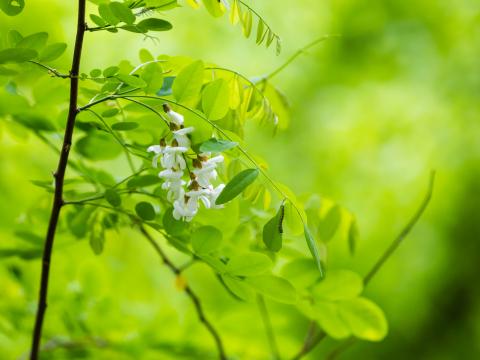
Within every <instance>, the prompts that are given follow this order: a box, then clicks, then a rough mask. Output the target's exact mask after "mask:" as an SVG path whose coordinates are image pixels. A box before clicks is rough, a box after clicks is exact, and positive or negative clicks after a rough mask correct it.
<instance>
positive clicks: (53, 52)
mask: <svg viewBox="0 0 480 360" xmlns="http://www.w3.org/2000/svg"><path fill="white" fill-rule="evenodd" d="M66 48H67V44H65V43H54V44H50V45H48V46H47V47H46V48H45V49H43V50H42V51H41V52H40V55H39V57H38V59H39V60H40V61H53V60H55V59H57V58H59V57H60V56H61V55H62V54H63V53H64V51H65V49H66Z"/></svg>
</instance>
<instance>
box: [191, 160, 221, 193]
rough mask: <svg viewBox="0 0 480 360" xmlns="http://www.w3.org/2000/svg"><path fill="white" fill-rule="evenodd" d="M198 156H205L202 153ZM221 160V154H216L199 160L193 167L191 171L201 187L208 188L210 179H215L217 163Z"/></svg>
mask: <svg viewBox="0 0 480 360" xmlns="http://www.w3.org/2000/svg"><path fill="white" fill-rule="evenodd" d="M200 158H202V159H203V158H205V156H204V155H203V154H202V155H201V156H200ZM221 162H223V156H221V155H218V156H215V157H213V158H211V159H208V160H204V161H201V162H200V163H198V162H197V163H196V164H198V165H197V166H198V167H197V168H195V169H193V171H192V172H193V173H194V174H195V176H196V180H197V182H198V183H199V184H200V186H201V187H204V188H208V186H209V185H210V181H211V180H215V179H216V178H217V170H216V168H217V164H219V163H221Z"/></svg>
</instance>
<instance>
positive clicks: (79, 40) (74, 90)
mask: <svg viewBox="0 0 480 360" xmlns="http://www.w3.org/2000/svg"><path fill="white" fill-rule="evenodd" d="M85 2H86V0H78V17H77V34H76V38H75V48H74V52H73V60H72V68H71V70H70V103H69V109H68V117H67V124H66V127H65V134H64V137H63V146H62V151H61V153H60V158H59V161H58V166H57V170H56V172H55V173H54V177H55V194H54V198H53V205H52V211H51V214H50V221H49V224H48V230H47V235H46V238H45V245H44V249H43V258H42V271H41V278H40V291H39V298H38V307H37V314H36V319H35V327H34V330H33V335H32V348H31V351H30V359H31V360H37V359H38V353H39V345H40V340H41V337H42V325H43V319H44V317H45V311H46V309H47V293H48V280H49V273H50V259H51V256H52V249H53V241H54V238H55V231H56V229H57V223H58V218H59V215H60V210H61V208H62V206H63V182H64V178H65V170H66V168H67V163H68V155H69V153H70V147H71V145H72V136H73V130H74V126H75V118H76V116H77V113H78V109H77V100H78V74H79V70H80V58H81V54H82V45H83V37H84V34H85Z"/></svg>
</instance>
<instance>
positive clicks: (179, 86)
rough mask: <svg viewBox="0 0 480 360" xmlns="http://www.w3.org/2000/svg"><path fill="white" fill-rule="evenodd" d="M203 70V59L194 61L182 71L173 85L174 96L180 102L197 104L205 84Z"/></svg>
mask: <svg viewBox="0 0 480 360" xmlns="http://www.w3.org/2000/svg"><path fill="white" fill-rule="evenodd" d="M203 72H204V65H203V62H201V61H195V62H192V63H191V64H189V65H187V66H186V67H184V68H183V69H182V70H181V71H180V73H179V74H178V75H177V77H176V78H175V81H174V82H173V85H172V91H173V96H174V97H175V99H176V100H177V101H178V102H180V103H182V104H185V105H192V106H194V105H195V104H196V102H197V101H198V97H199V95H200V91H201V89H202V85H203Z"/></svg>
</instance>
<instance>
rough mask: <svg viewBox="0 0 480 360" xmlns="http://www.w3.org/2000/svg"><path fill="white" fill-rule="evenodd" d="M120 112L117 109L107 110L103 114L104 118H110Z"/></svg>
mask: <svg viewBox="0 0 480 360" xmlns="http://www.w3.org/2000/svg"><path fill="white" fill-rule="evenodd" d="M119 112H120V111H119V110H118V109H117V108H112V109H107V110H105V111H104V112H102V117H104V118H109V117H112V116H115V115H117V114H118V113H119Z"/></svg>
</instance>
